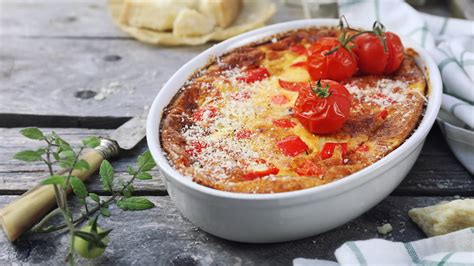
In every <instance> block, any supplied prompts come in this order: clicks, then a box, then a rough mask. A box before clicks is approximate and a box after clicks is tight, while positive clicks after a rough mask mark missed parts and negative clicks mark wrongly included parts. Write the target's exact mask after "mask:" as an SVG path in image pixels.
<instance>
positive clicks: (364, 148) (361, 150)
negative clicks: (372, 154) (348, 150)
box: [356, 144, 369, 152]
mask: <svg viewBox="0 0 474 266" xmlns="http://www.w3.org/2000/svg"><path fill="white" fill-rule="evenodd" d="M356 150H357V151H360V152H368V151H369V147H368V146H367V145H365V144H362V145H360V146H359V147H357V149H356Z"/></svg>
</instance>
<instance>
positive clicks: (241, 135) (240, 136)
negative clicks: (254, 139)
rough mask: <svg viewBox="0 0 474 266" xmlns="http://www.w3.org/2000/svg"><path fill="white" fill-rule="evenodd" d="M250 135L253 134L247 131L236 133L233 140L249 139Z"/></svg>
mask: <svg viewBox="0 0 474 266" xmlns="http://www.w3.org/2000/svg"><path fill="white" fill-rule="evenodd" d="M252 133H253V132H252V131H250V130H247V129H244V130H241V131H237V133H235V138H236V139H249V138H250V136H251V135H252Z"/></svg>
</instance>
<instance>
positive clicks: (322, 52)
mask: <svg viewBox="0 0 474 266" xmlns="http://www.w3.org/2000/svg"><path fill="white" fill-rule="evenodd" d="M349 45H350V44H344V43H342V42H341V41H340V40H339V39H337V38H334V37H324V38H321V39H319V40H318V41H317V42H315V43H314V44H313V45H312V46H311V47H310V49H309V56H308V60H307V67H308V73H309V75H310V76H311V79H312V80H320V79H331V80H335V81H341V80H344V79H348V78H350V77H352V75H354V73H356V71H357V60H356V57H355V56H354V54H353V53H352V52H351V51H350V50H349V48H348V47H349Z"/></svg>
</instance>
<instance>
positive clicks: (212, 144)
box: [181, 53, 424, 181]
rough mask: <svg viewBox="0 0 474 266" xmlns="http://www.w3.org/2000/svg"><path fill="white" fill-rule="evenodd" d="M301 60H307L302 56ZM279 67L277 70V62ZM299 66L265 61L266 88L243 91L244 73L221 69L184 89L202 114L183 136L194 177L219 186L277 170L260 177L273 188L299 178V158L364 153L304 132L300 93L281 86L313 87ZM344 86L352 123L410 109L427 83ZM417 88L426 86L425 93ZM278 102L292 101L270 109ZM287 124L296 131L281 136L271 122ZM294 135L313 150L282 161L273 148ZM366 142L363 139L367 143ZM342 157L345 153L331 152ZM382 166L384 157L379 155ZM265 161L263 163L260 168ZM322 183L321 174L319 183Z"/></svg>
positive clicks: (290, 58)
mask: <svg viewBox="0 0 474 266" xmlns="http://www.w3.org/2000/svg"><path fill="white" fill-rule="evenodd" d="M303 59H304V56H303ZM276 61H278V62H276ZM300 61H302V56H301V55H291V54H290V53H285V55H284V56H283V57H281V58H278V59H276V60H275V61H269V60H268V59H265V60H264V61H263V63H262V66H264V67H266V68H267V69H268V70H269V72H270V74H271V75H270V77H267V78H264V79H263V80H261V81H256V82H253V83H246V82H245V81H244V80H243V78H245V75H246V73H245V68H242V69H241V68H239V67H234V68H231V69H227V67H225V68H222V69H226V70H222V71H221V72H220V73H219V75H218V76H213V77H212V79H210V80H211V81H209V78H208V77H207V79H206V75H205V72H202V73H201V74H200V75H198V77H197V78H195V79H193V80H191V81H189V82H187V83H186V86H187V85H191V84H193V82H196V84H199V88H200V90H201V91H200V96H199V98H198V101H197V103H198V108H197V109H196V110H195V112H194V116H193V117H191V120H193V121H194V123H193V124H192V125H188V126H184V127H183V128H182V129H181V134H182V136H183V137H184V139H185V141H186V146H185V150H186V151H187V153H188V154H189V156H190V163H191V165H190V167H189V169H191V171H192V173H191V175H192V176H198V175H199V176H205V177H206V178H208V179H209V180H212V181H218V180H226V179H229V178H233V177H235V176H242V174H245V173H247V172H252V171H257V172H258V171H265V170H267V169H268V168H269V167H270V165H271V166H275V167H276V168H278V169H279V172H278V173H277V174H269V175H266V176H265V177H263V178H264V179H266V180H273V178H276V177H277V176H295V175H297V174H296V173H295V170H294V169H295V163H296V162H301V160H299V159H301V158H303V159H304V158H306V157H311V158H313V159H317V160H319V158H320V153H321V151H322V149H323V146H324V144H325V143H328V142H335V143H344V142H347V143H348V150H354V149H356V148H357V147H358V145H361V143H358V142H357V141H359V142H360V141H364V138H362V139H357V141H356V139H352V138H351V136H350V135H340V134H339V135H338V134H333V135H326V136H318V135H315V134H312V133H311V132H309V131H308V130H306V129H305V128H304V127H303V126H302V125H301V124H300V123H299V121H298V120H297V119H295V118H293V117H292V113H293V111H292V107H293V105H294V103H295V101H296V98H297V97H298V93H297V92H294V91H289V90H285V89H282V88H281V87H280V86H279V79H283V80H285V81H309V75H308V74H307V73H306V71H304V69H302V68H292V67H290V65H291V64H293V63H295V62H300ZM216 63H217V64H218V65H221V66H222V65H224V63H223V62H222V60H221V59H220V58H216ZM344 86H345V87H346V88H347V89H348V91H349V92H350V93H351V95H352V97H353V99H354V104H353V106H352V111H351V115H352V114H355V115H357V113H358V112H369V113H371V114H377V113H380V112H381V111H382V110H386V109H387V108H388V107H391V106H394V105H410V104H412V102H413V100H414V99H413V98H414V97H412V96H413V94H414V93H413V91H416V92H418V93H419V94H420V95H422V96H423V92H424V83H423V84H421V83H420V84H417V83H413V82H410V81H403V80H397V79H392V78H390V77H384V78H381V79H377V80H375V81H374V82H365V80H364V79H363V78H360V77H355V78H353V79H351V80H350V81H349V82H348V83H346V84H344ZM420 86H423V87H422V88H421V87H420ZM275 96H277V97H279V99H282V98H284V99H287V101H286V100H285V101H280V102H277V103H275V102H272V99H274V98H275ZM397 115H400V119H401V120H402V121H405V120H406V119H409V117H410V116H411V115H412V111H408V112H406V113H402V114H397ZM282 118H284V119H288V120H290V121H291V122H292V123H294V126H293V127H291V128H280V127H278V126H275V125H274V123H273V121H274V120H278V119H282ZM291 135H296V136H298V137H299V138H300V139H301V140H302V141H303V142H304V143H305V144H306V145H307V146H308V149H307V150H306V151H305V152H304V153H301V154H298V155H296V156H295V157H292V158H289V157H288V156H285V155H284V154H283V153H282V152H281V150H279V148H278V147H277V145H276V143H277V142H278V141H279V140H282V139H284V138H285V137H288V136H291ZM367 138H368V137H367V136H366V139H365V140H367ZM390 149H392V148H391V147H389V146H388V145H387V147H379V152H380V151H381V152H388V151H390ZM334 153H335V154H338V156H342V155H341V150H340V148H336V150H335V151H334ZM376 156H377V158H379V157H380V154H378V155H376ZM262 159H263V161H262ZM327 162H329V166H328V167H330V166H331V165H330V164H333V165H347V166H350V165H351V163H353V162H351V161H350V160H349V159H348V158H342V159H341V160H340V161H337V160H327V161H325V162H324V163H327ZM320 178H324V174H322V175H321V176H320Z"/></svg>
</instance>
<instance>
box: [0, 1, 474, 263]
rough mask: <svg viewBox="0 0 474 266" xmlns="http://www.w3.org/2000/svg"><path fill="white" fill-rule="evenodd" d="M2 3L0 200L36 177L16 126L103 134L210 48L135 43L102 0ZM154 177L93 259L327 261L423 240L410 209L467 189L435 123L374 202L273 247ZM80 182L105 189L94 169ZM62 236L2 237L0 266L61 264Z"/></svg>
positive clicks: (290, 14)
mask: <svg viewBox="0 0 474 266" xmlns="http://www.w3.org/2000/svg"><path fill="white" fill-rule="evenodd" d="M0 3H1V5H0V127H1V128H0V139H1V142H0V147H1V149H0V195H1V196H0V206H3V205H4V204H6V203H8V202H10V201H11V200H13V199H15V198H16V197H18V195H20V194H22V193H23V192H25V191H26V190H27V189H29V188H31V187H32V186H34V185H35V184H37V182H38V181H39V180H40V179H41V178H42V177H44V175H45V174H46V172H45V169H44V167H43V166H42V165H41V164H25V163H22V162H19V161H15V160H12V159H11V157H12V155H13V154H14V153H15V152H17V151H19V150H21V149H24V148H26V147H32V145H35V144H34V143H33V142H30V141H28V140H25V139H24V138H23V137H21V136H20V134H19V133H18V131H19V128H20V127H26V126H37V127H41V128H45V130H49V129H54V130H56V131H57V132H58V133H60V134H62V135H64V136H65V138H66V139H69V140H71V142H73V143H74V142H76V143H77V141H79V139H81V138H82V137H84V136H88V135H107V134H108V133H109V132H111V129H113V128H116V127H118V126H119V125H120V124H122V123H123V122H124V121H126V120H127V119H129V118H130V117H131V116H133V115H136V114H139V113H141V112H142V110H143V108H144V107H146V106H147V105H149V104H150V103H151V101H152V99H153V98H154V96H155V95H156V93H157V92H158V91H159V89H160V87H161V86H162V85H163V83H164V82H165V81H166V80H167V79H168V78H169V77H170V76H171V75H172V74H173V72H175V71H176V70H177V69H178V68H179V67H180V66H181V65H182V64H183V63H185V62H186V61H187V60H189V59H191V58H192V57H193V56H195V55H196V54H197V53H199V52H200V51H202V50H203V49H205V48H207V47H209V46H210V45H203V46H197V47H176V48H168V47H166V48H165V47H160V48H157V47H152V46H149V45H145V44H141V43H139V42H137V41H135V40H133V39H131V38H129V37H127V36H126V35H125V34H123V33H122V32H120V31H119V30H117V29H116V28H115V27H114V25H112V23H111V22H110V19H109V16H108V14H107V12H106V10H105V7H104V3H103V2H97V1H95V0H75V1H61V0H48V1H36V0H22V1H18V0H2V1H1V2H0ZM440 11H441V12H443V9H440ZM301 17H302V12H301V9H300V8H297V7H286V8H284V9H280V10H279V12H278V13H277V15H276V16H275V18H274V19H273V21H272V22H278V21H286V20H291V19H296V18H301ZM145 149H146V143H145V141H142V142H141V143H140V145H139V146H138V147H137V148H136V149H134V150H133V151H131V152H128V153H126V154H125V155H124V156H123V157H121V158H120V159H119V160H116V161H115V162H113V164H114V166H115V167H116V169H117V172H118V175H125V171H126V165H128V164H131V163H132V162H133V161H134V160H135V158H136V156H137V155H138V154H139V153H141V152H143V151H144V150H145ZM153 173H154V179H153V180H152V181H151V182H150V181H147V182H139V183H138V184H137V186H136V194H139V195H145V196H147V197H148V198H149V199H150V200H152V201H153V202H154V203H155V204H156V205H157V207H156V208H154V209H152V210H150V211H145V212H134V213H130V212H123V211H121V210H118V209H116V208H114V209H112V217H111V218H110V219H107V220H105V219H104V220H103V221H102V223H103V224H104V227H106V228H107V227H113V228H115V230H114V231H113V232H112V233H111V235H110V237H111V238H112V239H115V241H112V243H111V245H110V247H109V248H108V249H107V251H106V253H105V255H104V256H103V257H101V258H99V259H97V260H95V261H92V262H91V263H94V264H131V263H135V264H139V265H141V264H173V265H207V264H219V265H222V264H225V265H227V264H235V265H237V264H244V265H249V264H258V265H278V264H289V263H291V261H292V260H293V259H294V258H296V257H306V258H316V257H317V258H322V259H334V255H333V253H334V250H335V249H336V248H337V247H338V246H340V245H341V244H342V243H344V242H345V241H348V240H357V239H367V238H374V237H379V238H385V239H390V240H394V241H411V240H416V239H420V238H423V237H424V234H423V233H422V232H421V231H420V230H419V229H418V228H417V226H416V225H415V224H414V223H413V222H411V221H410V220H409V218H408V217H407V211H408V209H410V208H412V207H418V206H426V205H430V204H433V203H436V202H438V201H441V200H447V199H452V198H454V197H458V196H474V180H473V178H472V176H471V175H470V174H469V173H468V172H467V171H466V170H465V169H464V168H463V166H462V165H460V164H459V163H458V161H457V160H456V159H455V158H454V157H453V155H452V153H451V152H450V150H449V149H448V147H447V145H446V143H445V141H444V139H443V138H442V136H441V133H440V131H439V129H438V128H437V127H436V126H435V127H434V128H433V130H432V131H431V132H430V134H429V136H428V139H427V141H426V144H425V147H424V149H423V151H422V153H421V156H420V157H419V159H418V161H417V162H416V164H415V166H414V168H413V169H412V171H411V172H410V174H409V175H408V176H407V178H406V179H405V181H404V182H403V183H402V184H401V185H400V186H399V187H398V188H397V189H396V190H395V191H394V192H393V193H392V194H391V195H390V196H389V197H388V198H386V199H385V200H384V201H382V202H381V203H380V204H379V205H377V206H376V207H374V208H373V209H372V210H370V211H369V212H367V213H365V214H364V215H362V216H361V217H359V218H357V219H355V220H353V221H351V222H349V223H347V224H345V225H343V226H341V227H339V228H337V229H334V230H332V231H329V232H327V233H324V234H321V235H318V236H313V237H309V238H307V239H302V240H299V241H293V242H287V243H281V244H271V245H250V244H242V243H235V242H230V241H226V240H222V239H219V238H216V237H214V236H212V235H209V234H207V233H205V232H203V231H201V230H199V229H198V228H196V227H194V226H193V224H191V223H190V222H189V221H187V220H186V219H185V218H183V217H182V216H181V215H180V213H179V212H178V211H177V210H176V208H175V207H174V206H173V204H172V203H171V201H170V198H169V197H168V196H167V193H166V190H165V187H164V186H163V183H162V181H161V177H160V173H159V172H158V171H154V172H153ZM88 187H89V189H90V190H91V191H94V192H96V193H98V194H101V195H106V194H105V193H104V191H102V190H101V188H100V185H99V182H98V179H97V176H95V177H93V178H92V181H91V182H89V183H88ZM335 211H337V210H335ZM386 222H389V223H391V224H392V226H393V227H394V231H393V232H392V233H391V234H389V235H387V236H382V235H379V234H378V233H377V231H376V226H379V225H381V224H383V223H386ZM67 238H68V236H67V235H64V234H63V235H61V234H59V233H56V234H52V235H35V234H26V235H24V236H23V237H21V238H20V239H19V240H18V241H16V242H15V243H13V244H11V243H9V242H8V241H7V240H6V238H5V236H4V235H3V234H0V264H5V263H7V262H20V263H23V262H26V263H43V264H61V263H63V262H64V261H63V259H64V255H65V252H66V243H67ZM82 262H85V261H82Z"/></svg>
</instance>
